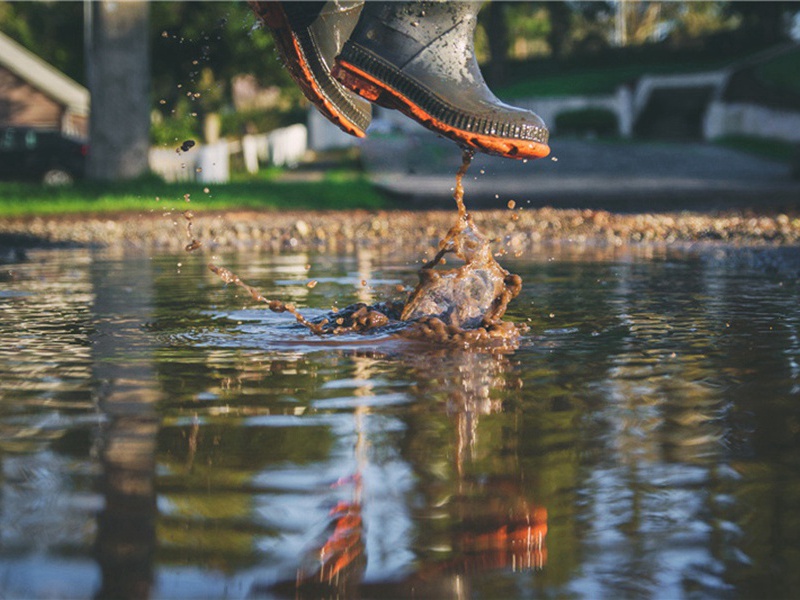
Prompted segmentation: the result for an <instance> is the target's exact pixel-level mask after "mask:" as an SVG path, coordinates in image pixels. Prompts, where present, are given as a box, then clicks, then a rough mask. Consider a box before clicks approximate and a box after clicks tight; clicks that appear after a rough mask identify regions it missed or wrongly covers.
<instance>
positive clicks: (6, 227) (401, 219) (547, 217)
mask: <svg viewBox="0 0 800 600" xmlns="http://www.w3.org/2000/svg"><path fill="white" fill-rule="evenodd" d="M473 214H474V217H475V222H476V224H477V225H478V227H479V228H480V229H481V230H482V231H483V232H484V233H485V234H486V235H487V236H488V237H490V238H497V239H500V240H503V243H505V244H506V245H508V246H510V247H513V248H514V249H515V251H517V252H524V251H528V250H530V249H532V248H534V247H535V246H537V245H540V244H544V243H564V244H570V245H593V246H608V247H614V246H617V247H618V246H622V245H626V244H640V245H641V244H679V243H698V242H702V243H717V244H726V245H734V246H790V245H797V244H800V213H793V212H791V211H784V212H781V213H779V212H777V211H776V212H774V213H769V212H766V211H758V212H756V211H727V212H719V213H692V212H680V213H657V214H651V213H647V214H628V213H625V214H618V213H610V212H607V211H601V210H588V209H585V210H581V209H553V208H540V209H527V210H525V211H524V212H515V213H513V215H514V221H511V219H510V215H509V213H508V211H505V210H491V211H474V212H473ZM455 218H456V211H455V210H451V211H447V210H441V211H429V212H426V213H424V218H421V213H419V212H411V211H363V210H360V211H341V212H332V211H325V212H313V211H283V212H274V211H263V212H256V211H228V212H219V213H217V212H196V211H195V212H193V214H192V221H191V222H192V234H193V237H194V238H195V239H196V240H197V241H198V243H200V244H202V247H203V248H204V251H207V252H218V251H221V250H237V249H253V248H258V249H262V250H267V251H285V250H289V251H292V252H298V251H315V252H342V251H352V250H354V249H357V248H358V249H374V250H380V251H406V252H407V251H408V250H409V249H411V250H412V251H419V252H422V251H423V250H425V249H427V248H430V247H436V245H437V244H438V242H439V239H440V238H442V237H444V235H445V234H446V233H447V231H448V230H449V229H450V227H452V225H453V223H454V220H455ZM19 236H24V239H25V240H26V243H25V246H26V247H28V248H29V247H36V246H41V247H47V246H53V245H59V246H64V245H66V246H69V245H75V246H79V245H95V246H96V245H100V246H108V247H125V248H141V249H145V250H160V251H182V250H183V249H184V248H185V246H186V231H185V228H183V226H182V225H179V226H176V221H175V219H174V217H173V216H172V215H170V214H169V213H166V214H159V215H153V214H142V215H136V214H133V215H132V214H122V215H113V216H106V215H104V216H100V217H98V216H85V217H81V216H58V217H42V216H37V217H27V218H5V219H0V247H5V248H13V247H14V243H13V242H12V240H14V239H18V237H19Z"/></svg>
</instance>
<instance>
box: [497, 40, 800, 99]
mask: <svg viewBox="0 0 800 600" xmlns="http://www.w3.org/2000/svg"><path fill="white" fill-rule="evenodd" d="M744 58H746V57H744V56H742V57H733V58H731V57H721V58H716V59H712V58H705V59H702V60H698V59H694V60H666V61H665V60H660V61H657V60H651V61H646V60H643V61H641V62H638V61H635V62H632V63H631V62H630V61H623V64H614V63H613V62H610V63H607V64H606V65H595V66H583V67H581V66H568V65H560V64H558V63H557V62H555V61H552V60H541V61H538V62H537V61H531V62H529V63H518V64H516V65H513V66H512V67H511V75H512V76H511V77H510V78H509V79H511V80H513V81H515V83H513V84H509V85H507V86H505V87H502V88H500V89H499V90H498V95H499V96H501V97H503V98H507V99H514V98H525V97H536V96H540V97H541V96H569V95H599V94H612V93H614V91H615V90H616V89H617V87H619V86H620V85H622V84H624V83H627V82H630V81H634V80H635V79H637V78H638V77H641V76H642V75H648V74H651V75H667V74H674V73H697V72H702V71H713V70H717V69H722V68H726V67H729V66H731V64H732V63H733V64H736V63H738V62H739V61H741V60H742V59H744ZM755 72H756V75H757V77H758V79H759V80H760V81H761V82H762V83H763V84H766V85H769V86H770V87H774V88H776V89H780V90H784V91H785V92H788V93H791V94H796V95H799V96H800V49H797V50H794V51H789V52H787V53H785V54H781V55H779V56H774V57H771V58H767V59H765V60H764V61H763V62H761V63H759V64H757V66H756V67H755Z"/></svg>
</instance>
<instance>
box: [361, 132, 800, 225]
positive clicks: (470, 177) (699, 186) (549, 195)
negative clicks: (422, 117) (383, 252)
mask: <svg viewBox="0 0 800 600" xmlns="http://www.w3.org/2000/svg"><path fill="white" fill-rule="evenodd" d="M551 147H552V153H551V155H550V156H549V157H547V158H544V159H540V160H536V161H528V162H523V161H518V160H510V159H502V158H497V157H490V156H486V155H483V154H478V155H476V156H475V159H474V161H473V164H472V166H471V167H470V170H469V172H468V174H467V176H466V177H465V179H464V185H465V198H466V202H467V206H468V207H470V208H501V207H505V206H506V205H507V204H508V202H509V200H514V201H515V203H516V205H517V206H518V207H529V206H530V207H542V206H552V207H555V208H603V209H608V210H617V211H624V212H628V211H636V212H640V211H658V212H663V211H674V210H721V209H725V208H734V207H745V206H751V207H753V208H765V207H775V208H786V207H800V181H793V180H792V179H791V177H790V168H789V165H788V164H783V163H779V162H773V161H770V160H766V159H762V158H758V157H754V156H752V155H749V154H744V153H741V152H737V151H734V150H729V149H726V148H722V147H718V146H714V145H710V144H704V143H701V142H698V143H686V142H681V143H678V142H631V141H618V142H611V141H591V140H575V139H564V140H559V139H558V138H556V139H554V140H551ZM361 155H362V161H363V162H364V166H365V168H366V170H367V172H368V174H369V176H370V178H371V180H372V181H373V182H374V183H375V184H376V185H377V186H379V187H380V188H382V189H383V190H384V191H386V192H387V193H388V194H390V195H391V196H393V197H395V198H397V199H398V200H399V201H400V202H401V203H402V205H403V206H404V207H406V208H409V209H415V208H420V209H422V208H447V207H449V206H450V205H451V203H452V188H453V185H454V181H455V179H454V176H455V172H456V170H457V169H458V166H459V165H460V162H461V157H460V152H459V151H458V149H457V147H456V146H455V145H454V144H453V143H452V142H450V141H448V140H444V139H442V138H439V137H437V136H435V135H433V134H428V132H421V133H411V134H404V135H402V136H401V135H391V136H377V135H376V136H371V137H370V138H367V139H366V140H364V141H363V142H362V152H361Z"/></svg>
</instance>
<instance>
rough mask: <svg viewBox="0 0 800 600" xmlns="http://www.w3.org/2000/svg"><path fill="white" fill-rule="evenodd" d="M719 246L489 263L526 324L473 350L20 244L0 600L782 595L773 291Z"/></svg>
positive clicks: (790, 466) (799, 407)
mask: <svg viewBox="0 0 800 600" xmlns="http://www.w3.org/2000/svg"><path fill="white" fill-rule="evenodd" d="M737 252H739V251H731V252H730V253H729V254H727V255H726V256H722V257H720V256H716V255H713V254H711V253H707V254H702V253H700V254H698V253H682V252H678V251H668V250H653V249H647V248H638V249H636V248H634V249H625V248H621V249H614V250H600V249H597V250H591V249H589V250H583V251H578V250H574V251H570V250H569V249H568V248H561V249H550V250H547V249H543V250H542V252H541V253H540V254H536V255H532V256H527V257H524V258H519V259H512V258H510V257H506V258H505V259H504V260H503V263H504V267H505V268H507V269H508V270H509V271H510V272H512V273H517V274H519V275H520V276H521V277H522V281H523V284H522V288H521V290H520V292H519V295H518V297H517V298H516V299H515V300H514V302H512V303H511V304H510V306H509V308H508V312H507V313H506V315H505V317H504V319H505V320H507V321H509V322H512V323H519V324H525V325H527V326H528V327H529V330H528V331H526V332H524V333H522V335H521V337H520V339H519V341H518V345H517V348H516V349H515V350H513V351H510V350H506V351H504V350H502V349H499V350H496V351H494V352H465V351H460V350H456V349H453V348H452V347H450V348H435V347H431V346H430V345H426V344H422V343H420V342H418V341H415V340H407V339H398V338H397V336H394V335H392V334H391V333H385V334H378V335H372V336H363V335H357V334H342V335H338V336H335V337H334V336H329V337H321V336H318V335H314V334H313V333H311V332H309V331H307V330H305V329H304V328H303V327H301V326H299V325H298V324H297V323H296V322H295V319H294V318H293V317H292V316H291V315H289V314H287V313H282V314H276V313H273V312H270V311H269V310H268V309H267V307H266V306H264V305H261V306H259V305H257V304H256V303H254V302H253V300H252V297H251V296H250V295H249V294H248V293H247V291H246V290H244V289H240V288H236V287H235V286H230V285H229V286H227V287H226V286H224V285H222V284H221V282H220V280H219V278H218V277H217V276H216V275H215V274H214V273H211V272H209V271H208V269H207V267H206V263H207V262H208V260H207V258H204V257H203V255H202V253H200V252H198V253H195V254H191V255H187V254H185V253H184V254H181V255H180V256H167V255H163V256H155V257H142V256H138V255H115V254H111V253H107V252H100V251H96V252H94V251H88V250H75V251H53V252H39V253H32V260H31V261H30V262H27V263H23V264H19V265H13V266H8V267H3V270H2V273H3V279H2V287H1V288H0V290H1V291H0V311H2V313H1V314H2V319H1V320H0V465H1V466H2V479H1V480H0V496H1V497H2V510H0V541H1V542H2V543H1V544H0V593H1V595H4V596H11V597H39V598H45V597H63V596H70V597H86V598H89V597H98V596H99V597H120V596H122V595H126V593H127V595H134V596H137V597H145V596H147V595H150V596H151V597H170V598H197V597H232V598H237V597H266V598H282V597H295V595H296V591H295V588H296V585H297V582H298V580H299V581H300V583H301V590H300V592H299V596H300V597H333V596H335V594H337V593H338V594H339V595H343V596H345V597H352V596H355V595H360V596H361V597H391V596H394V597H405V596H407V594H408V590H410V589H411V588H412V587H413V589H414V590H416V593H418V595H419V596H421V597H436V598H447V597H451V598H460V597H476V598H497V597H504V598H513V597H554V596H556V597H563V596H570V597H581V598H598V597H631V596H656V595H657V596H660V597H685V596H693V595H697V596H712V597H720V596H725V597H727V596H732V597H754V596H758V597H785V596H790V595H792V594H793V593H794V591H795V590H797V589H798V584H799V583H800V582H799V581H798V578H800V559H798V555H797V551H796V548H797V540H798V539H799V538H800V517H798V516H797V510H796V507H797V505H798V500H800V497H798V491H799V490H800V434H798V431H800V426H798V423H800V310H798V306H799V305H800V298H799V297H798V296H800V285H798V283H797V277H796V273H792V274H787V273H785V272H782V271H781V270H780V269H771V270H770V271H768V272H764V270H763V269H762V268H761V265H763V264H768V261H766V262H765V261H761V262H758V261H756V262H755V263H754V261H752V260H751V259H750V258H748V259H747V260H744V259H742V260H740V259H739V255H738V254H737ZM742 252H744V251H742ZM414 258H416V257H414ZM414 258H410V259H409V260H406V258H405V257H391V258H390V257H385V256H378V255H374V254H369V253H366V252H365V253H361V254H358V255H355V256H350V255H342V256H329V255H325V256H315V255H284V256H272V255H258V254H247V255H245V254H239V255H230V256H222V257H220V260H219V263H220V264H224V265H226V266H228V267H230V268H231V270H233V271H234V272H236V274H237V275H239V276H240V277H241V278H242V279H243V280H244V281H247V282H248V283H249V284H250V285H252V286H254V287H256V288H257V289H258V290H260V291H261V292H262V293H263V294H264V296H265V297H268V298H281V299H282V300H284V301H286V302H291V303H293V304H294V305H295V306H297V307H298V308H300V309H302V310H303V314H304V315H306V316H307V317H308V318H314V317H320V316H322V315H324V314H326V313H328V312H329V311H330V310H331V307H332V306H333V305H334V304H336V305H337V306H338V307H339V308H343V307H344V306H345V305H347V304H352V303H357V302H363V303H365V304H368V305H369V304H372V303H374V302H376V301H377V300H379V299H380V300H388V299H392V298H397V299H404V298H405V297H406V296H407V292H408V291H409V290H410V289H411V288H412V287H413V286H414V285H415V283H416V281H417V272H418V271H419V268H420V266H421V265H420V264H419V263H414V262H413V260H414ZM179 263H180V266H178V264H179ZM753 264H757V266H756V267H753V266H751V265H753ZM311 281H316V282H317V283H316V284H315V285H313V286H309V285H308V284H309V282H311ZM362 282H363V283H362ZM398 286H403V287H404V288H405V291H404V292H402V293H401V292H400V291H398V289H397V288H398ZM320 581H321V583H320Z"/></svg>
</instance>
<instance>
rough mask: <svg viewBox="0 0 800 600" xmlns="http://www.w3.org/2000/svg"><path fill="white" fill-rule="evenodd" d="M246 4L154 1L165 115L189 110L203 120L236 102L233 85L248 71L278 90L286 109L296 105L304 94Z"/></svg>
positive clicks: (157, 88) (157, 83) (157, 82)
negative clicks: (235, 77) (233, 96)
mask: <svg viewBox="0 0 800 600" xmlns="http://www.w3.org/2000/svg"><path fill="white" fill-rule="evenodd" d="M255 25H256V21H255V17H254V16H253V14H252V12H251V11H250V10H249V8H248V7H247V5H246V4H245V3H243V2H242V3H234V2H154V3H153V4H152V14H151V29H152V52H153V95H154V99H155V102H156V108H157V109H158V110H159V111H161V113H162V114H163V116H164V117H165V118H166V117H169V116H171V115H172V114H175V113H179V112H180V111H182V110H185V109H184V108H183V107H182V104H183V103H187V102H188V105H189V110H188V111H187V112H189V113H191V114H194V115H196V116H197V118H198V119H199V121H200V122H202V120H203V117H204V115H206V114H207V113H210V112H222V111H223V109H225V108H227V107H229V106H230V103H231V81H232V79H233V77H234V76H236V75H239V74H242V73H248V74H252V75H253V76H255V78H256V79H257V80H258V81H259V82H260V83H261V84H262V85H264V86H277V87H279V88H280V89H281V95H282V98H283V103H282V106H281V107H280V108H281V110H286V108H287V107H288V106H291V105H297V103H298V102H299V100H300V98H301V94H300V92H299V90H297V88H296V86H295V85H294V83H293V82H292V81H291V78H290V77H289V75H288V73H287V72H286V70H285V69H284V68H283V66H282V65H281V64H280V62H279V61H278V60H277V56H276V53H275V48H274V43H273V40H272V37H271V35H270V34H269V33H268V32H267V31H264V30H263V29H261V28H258V27H256V26H255Z"/></svg>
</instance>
